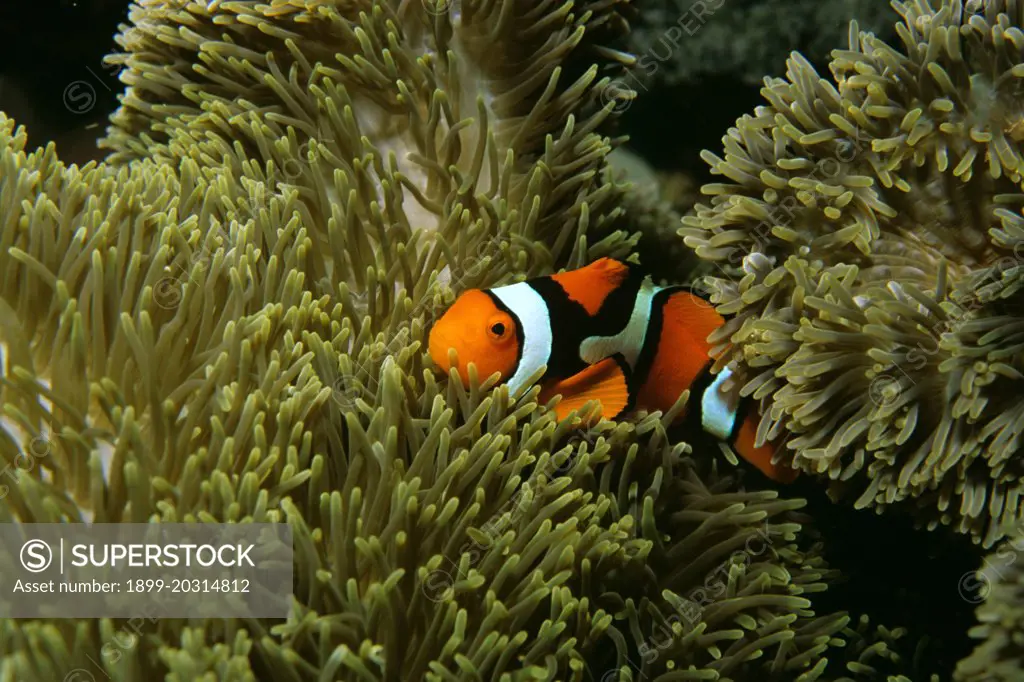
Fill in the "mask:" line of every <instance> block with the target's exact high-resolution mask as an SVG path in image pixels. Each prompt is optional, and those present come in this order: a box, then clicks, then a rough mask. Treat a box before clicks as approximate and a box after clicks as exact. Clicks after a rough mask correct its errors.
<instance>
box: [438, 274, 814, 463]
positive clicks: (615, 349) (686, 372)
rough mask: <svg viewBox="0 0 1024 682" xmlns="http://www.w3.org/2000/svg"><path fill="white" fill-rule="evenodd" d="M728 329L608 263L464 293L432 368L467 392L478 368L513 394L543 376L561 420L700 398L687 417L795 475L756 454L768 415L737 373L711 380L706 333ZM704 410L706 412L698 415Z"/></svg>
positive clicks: (699, 304)
mask: <svg viewBox="0 0 1024 682" xmlns="http://www.w3.org/2000/svg"><path fill="white" fill-rule="evenodd" d="M724 323H725V320H724V319H723V318H722V316H721V315H719V314H718V313H717V312H716V311H715V309H714V307H713V306H711V305H710V304H709V303H708V302H707V301H705V300H703V299H702V298H700V297H698V296H697V295H695V294H693V293H691V292H690V291H688V290H687V289H686V288H685V287H659V286H656V285H655V284H654V283H653V281H652V279H651V278H650V277H649V276H645V275H644V274H643V273H641V272H639V271H638V270H637V269H636V268H634V267H632V266H630V265H628V264H625V263H620V262H618V261H615V260H612V259H610V258H602V259H600V260H597V261H595V262H594V263H591V264H590V265H588V266H586V267H584V268H580V269H578V270H572V271H569V272H563V273H559V274H556V275H551V276H549V277H539V278H536V279H532V280H529V281H526V282H519V283H516V284H512V285H508V286H504V287H497V288H494V289H488V290H480V289H472V290H470V291H467V292H465V293H464V294H462V295H461V296H460V297H459V298H458V299H457V300H456V301H455V303H454V304H453V305H452V307H451V308H450V309H449V310H448V311H447V312H446V313H445V314H444V316H442V318H441V319H440V320H438V321H437V323H436V324H435V325H434V327H433V328H432V329H431V331H430V342H429V346H430V354H431V357H432V358H433V360H434V363H435V364H437V365H438V367H440V368H441V369H443V370H445V371H448V370H450V369H451V367H452V365H451V362H450V360H449V355H448V353H449V349H451V348H454V349H455V351H456V353H457V361H458V364H457V366H456V370H457V372H458V374H459V376H460V378H461V379H462V381H463V383H464V384H467V385H468V383H469V372H468V364H469V363H473V364H474V365H475V366H476V368H477V372H478V376H479V377H480V378H481V379H483V378H485V377H488V376H490V375H491V374H493V373H495V372H498V373H499V374H500V375H501V379H502V381H505V382H506V383H508V384H509V389H510V393H512V394H516V393H517V392H518V391H520V390H521V389H523V388H525V387H526V385H527V383H528V381H529V379H530V378H531V377H532V376H534V375H535V374H536V373H537V372H538V371H539V370H540V369H541V367H546V370H545V372H544V374H543V375H542V376H541V380H540V381H541V387H542V389H541V396H540V397H541V400H542V402H546V401H547V400H548V399H550V398H552V397H554V396H555V395H561V396H562V399H561V401H560V402H559V403H558V405H556V406H555V412H556V414H557V416H558V418H559V419H564V418H565V417H567V416H568V415H569V413H570V412H572V411H573V410H576V409H579V408H581V407H583V406H584V405H585V404H586V403H587V402H589V401H591V400H596V401H598V402H599V403H600V405H601V414H602V416H604V417H607V418H609V419H616V418H618V417H619V416H621V415H622V414H624V413H626V412H628V411H630V410H633V409H646V410H650V411H654V410H661V411H663V412H664V411H667V410H668V409H669V408H671V407H672V406H673V405H674V404H675V402H676V400H677V399H678V398H679V396H680V394H681V393H682V392H683V391H684V390H686V389H689V390H690V402H689V403H688V405H687V406H686V409H685V411H684V413H683V414H682V415H680V416H679V417H678V418H677V420H681V419H683V418H687V417H691V416H693V417H699V418H700V423H701V425H702V427H703V428H704V430H705V431H707V432H708V433H710V434H712V435H714V436H715V437H717V438H719V439H720V440H723V441H725V442H728V443H729V444H730V445H732V447H733V448H734V449H735V450H736V451H737V452H738V453H739V454H740V455H741V456H742V457H743V458H744V459H746V460H747V461H748V462H750V463H751V464H753V465H754V466H756V467H757V468H758V469H760V470H761V471H762V472H763V473H764V474H765V475H767V476H769V477H770V478H772V479H773V480H776V481H783V482H790V481H792V480H793V479H794V478H795V477H796V474H797V472H796V471H795V470H793V469H791V468H789V467H785V466H783V465H781V464H773V463H772V458H773V456H774V454H775V448H774V447H773V446H772V445H771V444H770V443H766V444H764V445H761V446H760V447H758V446H756V433H757V425H758V422H759V421H760V415H758V413H757V410H755V409H750V408H751V406H752V401H750V400H741V399H740V396H739V394H738V390H739V386H738V382H733V383H735V384H737V385H735V386H731V387H730V388H729V390H728V391H726V390H725V384H726V379H727V378H728V377H729V376H730V375H731V372H730V370H728V369H725V370H723V371H722V372H720V373H719V374H717V375H713V374H712V373H711V366H712V361H711V359H710V357H709V351H710V344H709V343H708V341H707V339H708V336H709V335H710V334H711V332H713V331H714V330H715V329H717V328H718V327H720V326H722V324H724ZM694 406H696V412H694Z"/></svg>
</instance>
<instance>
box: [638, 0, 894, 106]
mask: <svg viewBox="0 0 1024 682" xmlns="http://www.w3.org/2000/svg"><path fill="white" fill-rule="evenodd" d="M852 19H856V20H857V21H858V22H860V24H861V25H862V26H864V27H865V28H866V29H867V30H869V31H872V32H874V33H875V34H876V35H878V37H880V38H883V39H888V38H890V37H894V36H895V34H894V32H893V30H892V26H893V22H894V20H895V19H896V16H895V15H894V14H893V13H892V10H891V9H890V8H889V5H888V3H887V2H885V0H832V1H830V2H816V1H815V0H724V1H723V0H671V1H670V2H663V3H657V2H652V3H643V4H640V5H638V16H637V18H636V20H635V21H634V22H633V30H632V31H630V33H629V38H628V43H627V44H628V45H629V49H630V51H631V52H633V53H634V54H636V55H637V58H638V60H639V63H638V65H637V67H636V69H634V75H635V76H636V78H637V79H638V80H639V81H641V82H642V84H643V88H651V89H654V88H659V87H669V88H670V87H676V86H679V85H688V84H693V83H695V82H697V81H699V80H701V79H708V78H712V79H713V78H728V79H734V80H737V81H740V82H744V83H749V84H752V85H753V84H757V83H759V82H761V79H762V78H763V76H764V74H766V73H777V72H778V71H780V70H781V69H782V68H783V66H784V65H785V62H786V58H787V57H788V56H789V55H790V53H791V52H792V51H793V50H794V49H796V50H798V51H799V52H800V53H801V54H803V55H804V56H805V57H807V58H808V59H809V60H811V61H812V62H816V63H817V62H819V61H823V60H827V58H828V55H829V52H830V51H831V50H832V48H833V47H835V45H837V44H839V42H840V41H841V40H842V38H843V37H844V36H845V35H846V31H847V27H848V25H849V23H850V21H851V20H852ZM639 91H640V92H641V93H643V89H639Z"/></svg>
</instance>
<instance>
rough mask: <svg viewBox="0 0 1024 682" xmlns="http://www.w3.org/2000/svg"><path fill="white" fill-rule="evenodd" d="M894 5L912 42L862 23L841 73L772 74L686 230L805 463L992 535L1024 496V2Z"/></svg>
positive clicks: (754, 381) (734, 337) (839, 61)
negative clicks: (893, 40)
mask: <svg viewBox="0 0 1024 682" xmlns="http://www.w3.org/2000/svg"><path fill="white" fill-rule="evenodd" d="M893 6H894V7H895V8H896V9H897V10H898V11H899V12H900V13H901V15H902V16H903V20H902V21H901V22H900V23H899V24H898V25H897V32H898V34H899V36H900V39H901V42H902V48H901V49H897V48H894V47H891V46H889V45H887V44H885V43H884V42H882V41H880V40H878V39H877V38H875V37H873V36H872V35H870V34H866V33H863V32H859V31H858V30H857V28H856V26H853V27H851V31H850V46H849V49H847V50H838V51H836V52H835V53H834V56H833V60H832V63H831V67H830V68H831V71H832V74H833V77H834V79H835V82H834V83H833V82H832V81H830V80H829V79H826V78H822V77H820V76H819V75H818V74H817V73H816V72H815V70H814V69H813V68H812V66H811V65H810V64H809V63H808V62H807V61H806V60H805V59H803V58H802V57H800V56H799V55H794V57H793V58H792V59H791V60H790V62H789V67H788V71H787V78H786V79H779V78H770V79H766V81H765V87H764V88H763V89H762V93H763V95H764V97H765V99H766V100H767V101H768V104H767V105H765V106H760V107H758V108H757V109H756V110H755V111H754V113H753V115H745V116H743V117H742V118H740V119H739V120H738V121H737V123H736V127H734V128H732V129H730V131H729V133H728V135H727V136H726V137H725V138H723V142H724V145H725V157H724V158H721V157H719V156H716V155H715V154H712V153H710V152H708V153H705V154H704V158H705V159H706V161H707V162H708V163H709V164H710V165H711V168H712V171H713V172H714V173H716V174H719V175H722V176H724V177H723V180H724V181H723V182H719V183H710V184H708V185H706V186H704V187H703V189H702V192H703V193H704V194H705V195H710V196H711V197H712V199H711V202H710V205H708V204H702V205H700V206H699V207H698V208H697V210H696V213H695V215H692V216H689V217H687V218H685V219H684V227H683V228H682V230H681V234H682V235H683V236H684V239H685V241H686V243H687V244H689V245H690V246H692V247H694V248H695V249H696V250H697V253H698V255H699V256H700V257H702V258H704V259H706V260H708V261H710V262H711V263H712V264H713V265H715V267H716V268H717V271H716V272H715V273H714V275H713V276H712V277H711V278H710V280H709V286H710V287H711V288H712V289H713V290H714V292H715V294H714V300H715V302H716V303H717V304H718V306H719V310H720V311H721V312H723V313H727V314H731V315H734V317H733V319H731V320H730V322H729V324H728V325H727V326H726V328H724V329H723V330H721V333H720V334H718V336H717V338H716V343H719V344H720V346H719V347H718V352H719V353H720V354H721V356H720V359H719V361H720V362H722V363H724V362H728V361H729V360H730V359H735V360H736V361H737V363H738V364H739V365H740V366H741V367H742V368H743V369H744V370H745V371H747V372H748V379H749V381H748V383H747V384H746V386H745V389H744V390H745V392H746V393H747V394H750V395H754V396H755V397H756V398H757V399H760V400H762V401H763V404H764V406H765V407H766V408H770V409H769V410H768V413H767V414H766V415H765V417H764V418H763V419H762V423H761V427H762V431H761V433H763V434H766V435H769V436H771V437H778V438H785V439H786V448H785V450H786V452H785V454H784V457H785V458H786V459H787V460H791V461H792V462H793V464H794V465H795V466H796V467H798V468H799V469H802V470H803V471H806V472H809V473H813V474H819V475H822V476H823V477H826V478H827V479H828V480H829V481H831V486H832V492H833V493H834V494H835V495H836V496H843V495H850V496H855V497H856V500H855V505H856V506H857V507H868V506H872V507H875V508H876V509H877V510H878V511H882V510H884V509H885V508H888V507H891V506H896V507H899V508H901V509H911V510H914V511H915V513H916V514H918V517H919V518H920V519H921V521H922V522H924V523H927V524H928V526H929V527H932V528H934V527H935V526H936V525H938V524H949V525H952V526H953V527H954V528H955V529H956V530H958V531H960V532H964V533H969V534H970V535H971V536H972V537H973V538H975V539H976V540H978V541H980V542H981V543H982V544H983V546H985V547H990V546H992V545H993V543H995V542H997V541H998V540H999V539H1000V538H1001V537H1003V536H1004V534H1005V529H1006V528H1009V527H1010V526H1011V525H1014V524H1016V523H1017V522H1018V520H1019V519H1020V518H1021V510H1022V507H1021V493H1022V490H1024V489H1022V487H1021V482H1020V481H1021V474H1022V473H1024V469H1022V466H1021V464H1020V461H1021V458H1020V454H1021V430H1022V421H1021V414H1022V413H1021V410H1022V409H1024V403H1022V402H1021V401H1020V400H1019V397H1018V396H1019V394H1020V388H1021V385H1022V384H1021V382H1020V380H1021V378H1022V374H1021V369H1022V363H1024V346H1022V345H1021V342H1020V338H1019V329H1020V325H1021V323H1022V318H1021V301H1022V299H1021V297H1020V285H1021V275H1022V273H1024V269H1022V268H1021V263H1020V251H1019V249H1020V247H1021V245H1022V236H1024V218H1022V216H1021V214H1020V207H1021V204H1022V203H1024V192H1022V190H1021V179H1022V176H1021V171H1022V168H1024V158H1022V155H1021V148H1020V145H1019V142H1018V141H1019V140H1020V139H1022V137H1021V135H1020V134H1019V128H1020V122H1021V120H1022V115H1024V108H1022V105H1021V102H1022V100H1021V98H1020V96H1019V95H1020V87H1021V83H1020V80H1019V79H1020V78H1021V77H1024V64H1021V62H1022V61H1024V59H1022V51H1024V33H1022V32H1021V29H1020V26H1021V25H1022V23H1024V6H1022V5H1020V4H1019V3H1016V2H1003V1H1001V0H990V1H987V2H984V3H982V2H968V3H966V4H964V3H960V2H948V1H943V2H941V3H938V7H937V8H932V7H931V6H930V5H929V4H928V3H925V2H913V3H898V2H897V3H893Z"/></svg>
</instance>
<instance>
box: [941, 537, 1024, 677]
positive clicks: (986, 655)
mask: <svg viewBox="0 0 1024 682" xmlns="http://www.w3.org/2000/svg"><path fill="white" fill-rule="evenodd" d="M1022 546H1024V543H1022V542H1021V538H1020V537H1019V536H1017V537H1016V538H1014V540H1012V541H1010V542H1005V543H1003V544H1002V545H1000V547H999V548H998V549H997V550H996V551H994V552H992V553H991V554H990V555H988V556H987V557H985V560H984V562H983V564H982V567H981V568H980V569H979V570H978V571H971V572H969V573H965V574H964V576H963V578H961V580H960V592H961V595H962V596H963V597H964V598H965V599H968V600H969V601H971V602H972V603H976V604H978V610H977V615H978V625H977V626H975V627H974V628H972V629H971V631H970V633H969V634H970V635H971V637H973V638H974V639H976V640H981V643H980V644H978V647H977V648H976V649H975V650H974V651H973V652H972V653H971V655H970V656H968V657H967V658H965V659H963V660H962V661H960V663H959V664H958V665H957V668H956V671H955V674H954V676H953V679H954V680H956V682H1010V680H1019V679H1020V678H1021V672H1022V671H1024V639H1022V634H1021V633H1022V632H1024V571H1022V570H1021V567H1022V561H1024V553H1022V552H1021V549H1020V548H1021V547H1022Z"/></svg>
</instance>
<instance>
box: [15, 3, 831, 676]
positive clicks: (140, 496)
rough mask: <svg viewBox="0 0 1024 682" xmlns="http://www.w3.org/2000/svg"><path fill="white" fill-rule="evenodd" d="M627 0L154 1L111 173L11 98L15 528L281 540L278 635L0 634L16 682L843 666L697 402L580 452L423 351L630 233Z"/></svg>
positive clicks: (787, 519) (823, 579) (150, 628)
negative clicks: (518, 281)
mask: <svg viewBox="0 0 1024 682" xmlns="http://www.w3.org/2000/svg"><path fill="white" fill-rule="evenodd" d="M618 9H619V7H618V5H617V3H615V2H608V1H605V0H602V1H600V2H585V3H577V5H572V4H568V3H567V4H564V5H557V4H552V3H541V2H536V3H534V2H530V3H527V2H522V1H521V0H515V2H513V1H512V0H506V1H505V2H483V1H481V2H456V3H453V4H451V5H450V6H446V5H443V4H439V3H434V2H428V3H427V4H421V3H418V2H405V1H403V2H394V3H384V2H372V3H371V2H346V3H336V2H328V1H327V0H323V1H317V0H302V1H300V0H295V1H293V2H275V3H269V4H262V3H256V2H231V3H205V2H193V1H175V2H158V1H156V0H150V1H147V2H143V3H142V4H141V5H139V6H136V7H134V8H133V10H132V13H131V22H132V24H131V25H130V26H126V27H124V29H123V32H122V35H121V36H120V41H121V44H122V45H123V46H124V48H125V50H126V53H125V54H124V55H121V56H119V57H117V58H116V60H115V61H117V62H118V63H120V64H123V65H124V67H125V69H124V70H123V71H122V74H121V77H122V80H123V81H124V82H125V83H126V84H127V85H128V89H127V91H126V93H125V94H124V96H123V106H122V108H121V109H120V110H119V111H118V112H117V114H116V115H115V116H114V118H113V125H112V128H111V130H110V134H109V137H108V139H107V145H108V147H109V148H110V149H111V151H112V155H111V156H110V158H109V159H108V161H106V162H104V163H100V164H89V165H87V166H84V167H77V166H66V165H64V164H63V163H62V162H61V161H60V159H59V158H58V157H57V155H56V152H55V148H54V147H53V146H52V145H51V146H49V147H47V148H46V149H40V150H36V151H26V149H25V144H26V135H25V131H24V129H16V128H15V126H14V122H13V121H12V120H10V119H8V118H6V117H3V116H2V115H0V216H2V217H3V224H2V225H0V321H2V322H0V334H2V340H3V348H4V371H3V374H2V376H0V390H2V395H0V398H2V400H3V405H4V417H5V422H4V425H5V428H3V429H0V456H2V458H3V460H4V463H6V464H7V465H8V467H11V466H15V467H17V469H18V476H17V479H18V480H17V483H16V485H11V486H10V489H9V490H6V491H5V497H4V498H3V501H2V504H0V522H15V521H21V522H29V521H35V522H47V521H64V522H72V523H74V522H82V521H85V520H90V519H91V520H94V521H97V522H116V521H135V522H170V521H195V520H198V521H204V522H211V521H232V522H276V523H287V524H289V525H290V526H291V527H292V529H293V532H294V537H295V538H296V542H295V551H296V556H295V575H296V581H295V585H294V590H293V602H292V603H293V606H292V612H291V614H290V616H289V618H288V619H286V620H284V621H268V620H249V621H245V622H242V621H238V620H231V619H221V620H211V621H203V622H188V623H184V622H181V621H180V620H174V619H160V620H147V622H145V623H138V622H135V623H133V622H131V621H129V622H127V623H125V622H122V621H115V620H110V619H101V620H98V621H81V622H74V621H67V620H54V621H43V620H37V621H12V620H5V621H3V622H2V623H0V660H2V661H3V664H2V667H3V670H2V676H4V678H5V679H6V678H12V679H19V680H26V681H32V680H41V681H46V682H49V681H50V680H54V679H71V678H69V677H65V676H68V675H71V674H74V673H76V672H77V671H85V672H86V673H87V674H89V675H91V676H92V677H93V678H95V679H100V678H101V677H107V678H109V679H117V680H124V681H131V680H150V679H159V678H160V677H164V678H165V679H168V680H192V679H218V680H255V679H274V680H278V679H280V680H286V681H287V680H294V681H300V680H313V679H357V678H358V679H364V680H366V679H400V680H420V679H426V680H443V679H445V680H453V679H466V678H471V679H504V680H527V679H538V680H539V679H555V678H557V679H571V680H587V679H600V680H604V681H610V680H612V679H630V678H635V677H636V676H637V675H638V674H642V675H647V676H650V677H651V678H652V679H655V676H657V679H665V680H668V679H678V678H680V677H681V676H682V677H690V678H701V679H709V678H716V679H723V680H726V679H744V678H746V679H766V678H768V677H772V678H780V679H784V678H787V677H793V676H796V675H799V674H801V673H808V674H807V675H806V676H805V677H804V678H803V679H806V680H808V681H810V680H813V679H825V678H824V677H823V675H825V674H828V673H830V672H831V671H829V670H827V668H828V665H829V664H828V660H829V657H830V656H831V654H832V652H833V650H834V648H835V647H838V646H841V645H842V644H843V642H844V641H845V640H844V639H843V636H842V632H843V630H844V628H846V627H847V625H848V623H849V617H848V616H846V615H844V614H843V613H824V614H818V613H816V612H815V610H814V609H813V603H812V599H813V597H814V595H815V594H818V593H820V592H822V591H823V590H825V589H826V588H827V585H828V583H829V582H830V580H832V579H833V578H834V571H833V570H832V569H830V568H829V567H827V566H826V565H825V562H824V561H823V559H822V557H821V548H820V546H818V545H817V544H816V543H813V542H810V541H809V540H808V538H807V536H806V534H805V526H806V524H807V522H808V520H807V519H806V518H805V517H801V516H800V515H799V514H798V510H799V509H800V508H802V507H803V505H804V504H805V502H804V500H802V499H799V498H794V499H789V498H787V497H785V496H784V495H780V493H779V492H777V491H773V490H756V489H753V488H751V487H750V486H747V485H744V484H742V483H741V482H740V481H739V480H738V479H737V477H736V476H735V470H733V469H731V468H729V469H728V471H720V470H719V468H720V467H722V466H725V465H724V463H723V462H722V461H721V460H720V459H718V458H716V457H713V456H710V455H709V454H702V455H700V456H695V455H694V453H692V452H691V449H690V447H689V446H688V445H686V444H685V443H678V442H673V441H672V440H670V439H669V437H668V435H667V434H666V431H665V427H664V424H666V423H669V421H670V420H671V419H672V417H673V416H674V415H675V414H677V413H678V410H679V409H681V407H682V403H680V404H678V405H677V406H676V408H674V410H673V411H671V412H670V413H669V414H666V415H659V414H652V415H646V416H644V417H642V418H641V419H640V420H639V421H638V422H637V423H635V424H634V423H628V422H624V423H621V424H612V423H610V422H602V424H601V425H599V426H598V428H597V430H595V431H587V432H585V433H581V432H580V430H579V429H578V428H577V427H576V425H575V424H574V423H572V422H569V421H566V422H562V423H558V422H556V420H555V417H554V415H553V413H552V412H550V411H548V410H547V409H545V406H543V405H539V404H538V403H537V399H536V391H535V390H534V391H533V392H531V393H528V394H527V395H526V396H523V397H521V398H519V399H518V401H517V402H512V401H510V399H509V396H508V394H507V391H506V390H505V389H504V388H502V387H497V388H496V387H494V386H493V385H492V383H491V381H493V380H491V379H488V380H487V381H486V382H483V383H482V384H481V383H480V382H474V383H473V385H472V387H471V388H470V389H469V390H464V389H463V388H462V387H461V385H460V384H459V382H449V381H447V379H446V378H445V377H438V376H436V375H435V373H434V371H433V369H432V368H431V367H430V365H429V360H428V358H427V356H426V355H425V354H424V353H423V349H424V340H425V331H426V329H427V328H428V326H429V324H430V322H431V320H432V319H433V316H434V315H435V312H436V311H437V310H440V309H441V307H442V306H443V305H445V303H446V302H448V301H450V300H452V298H453V296H454V295H455V294H456V293H458V292H459V291H461V290H463V289H465V288H466V287H469V286H491V285H494V284H497V283H501V282H504V281H510V280H511V279H512V278H513V277H521V276H526V275H530V274H535V273H538V272H541V271H550V270H552V269H554V268H556V267H572V266H574V265H578V264H580V263H581V262H584V261H589V260H592V259H594V258H597V257H599V256H603V255H611V256H618V257H624V256H626V255H627V254H628V253H629V252H630V251H631V249H632V247H633V245H634V244H636V243H637V241H638V239H639V238H640V235H639V234H636V233H627V232H626V231H623V230H621V229H618V227H617V226H620V225H628V224H630V222H631V221H633V218H631V217H630V216H627V215H624V211H623V209H622V208H621V207H620V206H619V205H618V204H619V200H620V199H621V196H620V193H621V192H623V191H625V189H624V188H623V187H621V186H619V185H617V184H615V183H612V182H610V181H609V180H608V173H609V172H610V171H609V169H608V168H607V167H606V163H607V160H606V157H607V155H608V153H609V152H610V151H611V149H612V147H613V146H614V142H613V140H612V139H610V138H609V137H607V134H606V133H605V132H604V129H605V127H606V126H607V125H608V124H611V123H612V119H613V113H614V109H615V108H616V107H615V104H614V103H613V102H603V101H602V98H601V89H602V87H603V84H604V83H605V82H607V80H608V79H610V78H611V77H613V76H614V75H615V73H616V69H617V68H619V67H621V63H622V60H621V56H622V55H620V53H618V52H616V51H614V50H611V49H607V48H605V47H603V44H604V43H603V41H604V39H605V37H606V36H613V35H615V34H616V32H617V31H619V30H621V26H620V23H621V22H620V21H619V19H618V17H619V15H618ZM602 69H605V70H606V71H607V73H608V74H609V75H607V76H601V75H600V74H601V72H602ZM652 215H653V214H652ZM637 220H638V221H639V222H644V220H648V219H647V218H645V219H640V218H637ZM654 222H657V221H656V220H655V221H654ZM655 233H656V234H660V233H658V232H657V230H655ZM595 234H597V235H603V237H602V238H601V239H594V238H593V235H595ZM26 462H27V463H28V465H29V466H27V467H26V466H24V465H25V464H26ZM125 642H128V643H127V644H126V643H125ZM833 667H834V666H833ZM78 679H81V676H80V677H79V678H78ZM86 679H87V678H86Z"/></svg>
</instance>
